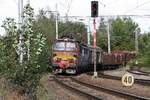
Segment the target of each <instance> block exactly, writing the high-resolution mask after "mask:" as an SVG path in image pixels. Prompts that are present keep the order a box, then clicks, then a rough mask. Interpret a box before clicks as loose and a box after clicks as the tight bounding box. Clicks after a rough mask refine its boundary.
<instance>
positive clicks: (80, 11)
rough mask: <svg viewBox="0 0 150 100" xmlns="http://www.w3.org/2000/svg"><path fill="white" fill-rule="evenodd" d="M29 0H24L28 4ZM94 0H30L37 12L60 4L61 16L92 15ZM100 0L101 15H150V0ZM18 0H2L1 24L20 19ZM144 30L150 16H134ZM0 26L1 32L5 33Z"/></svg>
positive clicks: (0, 9)
mask: <svg viewBox="0 0 150 100" xmlns="http://www.w3.org/2000/svg"><path fill="white" fill-rule="evenodd" d="M27 1H28V0H24V4H26V2H27ZM91 1H92V0H30V3H31V6H32V7H33V8H34V10H35V13H36V14H37V12H38V10H39V9H42V8H44V9H50V10H52V11H54V10H55V5H56V4H57V5H58V11H59V13H60V16H64V15H65V14H66V13H67V11H68V15H69V16H90V14H91V12H90V9H91V8H90V7H91V4H90V3H91ZM97 1H99V15H133V14H134V15H150V0H97ZM17 6H18V0H0V25H1V24H2V21H3V20H4V19H5V18H6V17H13V18H15V19H16V21H17V19H18V7H17ZM69 8H70V9H69ZM134 20H135V21H136V22H138V23H139V26H140V28H142V31H150V29H149V27H150V17H136V18H134ZM3 32H4V30H3V28H0V33H3Z"/></svg>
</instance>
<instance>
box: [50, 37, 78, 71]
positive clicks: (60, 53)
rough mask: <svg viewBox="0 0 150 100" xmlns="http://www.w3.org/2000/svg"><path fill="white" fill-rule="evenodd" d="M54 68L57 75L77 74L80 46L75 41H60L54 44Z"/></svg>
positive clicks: (67, 39)
mask: <svg viewBox="0 0 150 100" xmlns="http://www.w3.org/2000/svg"><path fill="white" fill-rule="evenodd" d="M52 49H53V57H52V67H53V70H54V71H55V73H62V72H65V73H70V74H76V71H77V65H78V63H79V61H78V59H77V58H78V56H79V45H78V43H77V42H76V41H74V40H73V39H69V38H66V39H58V40H57V41H55V43H54V44H53V48H52Z"/></svg>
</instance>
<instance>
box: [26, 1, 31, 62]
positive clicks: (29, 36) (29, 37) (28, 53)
mask: <svg viewBox="0 0 150 100" xmlns="http://www.w3.org/2000/svg"><path fill="white" fill-rule="evenodd" d="M27 4H28V5H29V6H30V0H28V1H27ZM30 39H31V33H29V34H28V45H27V50H28V51H27V56H28V61H30Z"/></svg>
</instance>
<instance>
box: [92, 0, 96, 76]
mask: <svg viewBox="0 0 150 100" xmlns="http://www.w3.org/2000/svg"><path fill="white" fill-rule="evenodd" d="M91 17H93V18H94V19H93V26H94V32H93V48H94V53H93V55H94V74H93V77H94V78H96V77H97V70H96V22H95V18H96V17H98V1H91Z"/></svg>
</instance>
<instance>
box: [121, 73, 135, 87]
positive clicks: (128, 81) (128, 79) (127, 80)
mask: <svg viewBox="0 0 150 100" xmlns="http://www.w3.org/2000/svg"><path fill="white" fill-rule="evenodd" d="M133 83H134V77H133V76H132V75H131V74H129V73H126V74H124V75H123V77H122V84H123V85H124V86H132V85H133Z"/></svg>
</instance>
